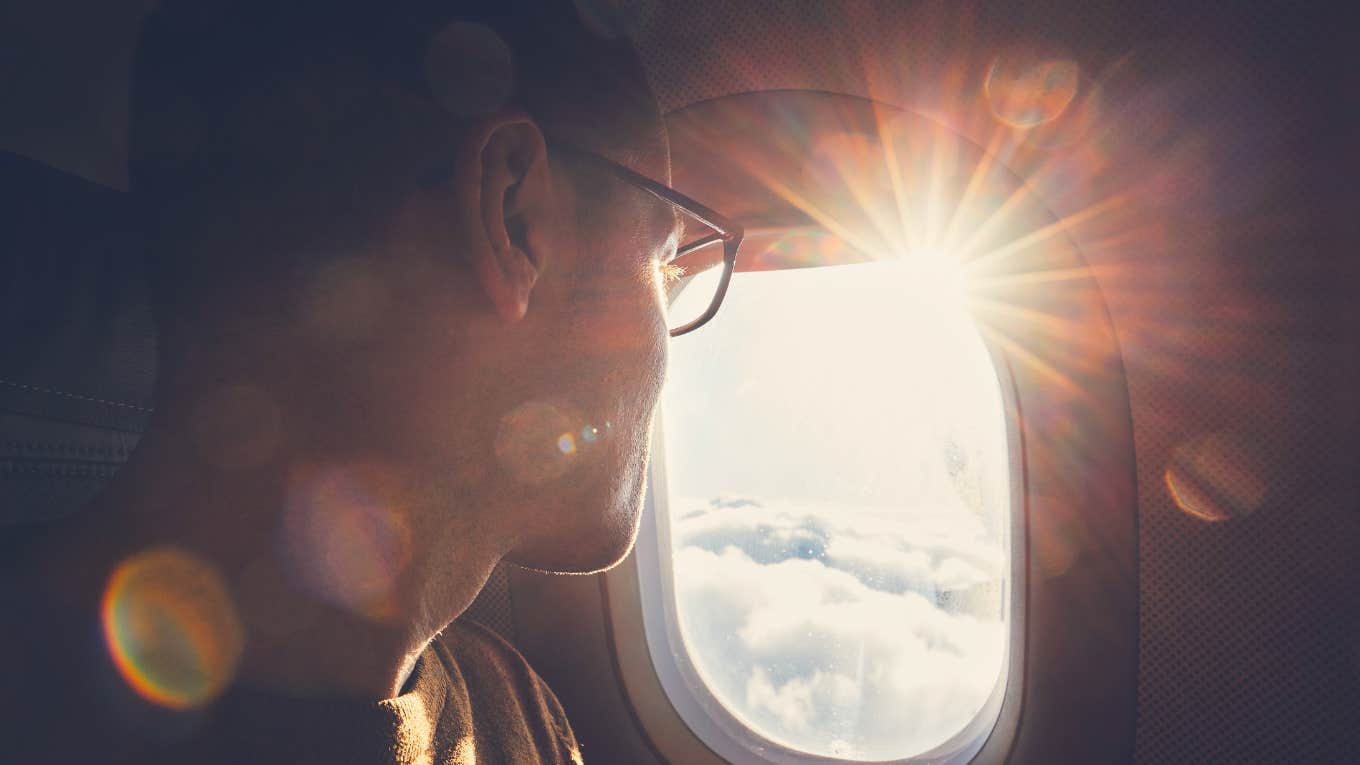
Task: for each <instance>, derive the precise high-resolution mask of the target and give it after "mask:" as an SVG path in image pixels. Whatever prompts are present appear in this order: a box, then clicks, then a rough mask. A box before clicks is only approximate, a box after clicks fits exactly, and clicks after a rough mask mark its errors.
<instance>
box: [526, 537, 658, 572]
mask: <svg viewBox="0 0 1360 765" xmlns="http://www.w3.org/2000/svg"><path fill="white" fill-rule="evenodd" d="M634 539H635V535H627V536H624V537H622V538H620V539H618V540H616V541H614V542H613V543H612V544H600V543H599V542H600V540H598V539H597V540H594V543H593V544H590V545H588V546H578V547H575V548H574V549H566V548H562V549H558V550H553V551H542V550H526V551H522V552H521V551H516V552H511V553H510V554H509V555H506V556H505V560H506V561H507V562H509V563H513V564H515V565H516V566H519V567H521V568H527V569H531V570H533V571H540V572H543V573H545V574H598V573H600V572H601V571H608V570H609V569H611V568H613V567H615V566H617V565H618V564H620V563H622V562H623V559H624V558H627V557H628V553H630V552H632V550H633V541H634Z"/></svg>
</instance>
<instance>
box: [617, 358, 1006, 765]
mask: <svg viewBox="0 0 1360 765" xmlns="http://www.w3.org/2000/svg"><path fill="white" fill-rule="evenodd" d="M984 345H986V346H987V350H988V354H989V358H990V359H991V361H992V368H993V370H994V371H995V373H996V378H997V383H998V387H999V388H1000V391H999V392H1000V395H1001V399H1002V411H1003V414H1004V417H1005V424H1004V427H1005V431H1006V447H1007V453H1008V462H1009V464H1008V469H1009V476H1008V479H1009V487H1010V490H1009V497H1010V507H1009V508H1008V511H1009V512H1008V521H1009V524H1008V534H1009V538H1008V540H1007V542H1008V544H1007V548H1008V550H1009V552H1010V562H1009V566H1010V570H1009V579H1008V581H1007V589H1006V592H1005V595H1004V602H1005V604H1006V608H1007V625H1008V630H1009V635H1008V638H1009V639H1008V643H1007V648H1006V655H1005V657H1004V659H1003V662H1002V667H1001V671H1000V672H999V673H998V677H997V682H996V684H995V686H994V687H993V689H992V692H991V694H990V696H989V697H988V699H987V701H986V702H985V703H984V704H983V706H982V708H981V709H980V710H979V711H978V713H977V714H976V715H975V716H974V717H973V719H972V720H971V721H970V722H969V723H968V724H967V725H966V726H964V728H963V729H962V730H961V731H959V733H957V734H956V735H954V736H953V737H951V738H950V739H949V740H948V741H945V742H944V743H942V744H941V745H939V746H938V747H936V748H934V749H932V750H930V751H928V752H924V753H921V754H919V755H916V756H913V757H908V758H904V759H898V760H886V761H885V760H877V761H875V762H891V763H900V764H902V765H906V764H908V763H911V764H916V763H932V764H933V765H934V764H938V765H957V764H961V763H969V762H991V761H995V762H1000V761H1001V760H1002V759H1003V758H1004V753H1005V752H1006V751H1008V750H1009V748H1010V744H1011V740H1012V739H1013V737H1014V732H1015V727H1016V723H1017V721H1018V717H1019V714H1018V712H1019V706H1020V700H1021V698H1022V695H1023V694H1022V691H1023V687H1022V685H1023V678H1024V672H1023V669H1024V652H1025V635H1026V630H1025V608H1024V595H1025V593H1026V591H1027V587H1026V580H1025V577H1026V565H1025V562H1026V556H1025V555H1024V554H1023V552H1024V550H1025V549H1026V546H1027V540H1026V536H1025V534H1026V523H1025V512H1024V503H1025V470H1024V465H1025V457H1024V443H1023V440H1022V435H1021V428H1020V419H1019V416H1018V411H1019V409H1018V406H1017V395H1016V389H1015V383H1014V379H1013V377H1012V375H1011V371H1010V366H1009V364H1008V363H1007V361H1006V359H1005V358H1004V356H1003V355H1002V354H1001V353H1000V352H999V351H998V350H997V349H996V348H994V347H992V346H991V345H990V344H989V343H986V342H985V341H984ZM663 427H664V423H662V422H661V418H660V417H658V418H657V423H656V427H655V432H654V433H653V438H652V459H651V468H650V476H649V481H648V486H647V494H646V499H645V505H644V509H643V513H642V520H641V528H640V529H639V532H638V539H637V544H636V546H635V548H634V553H633V554H632V555H631V556H629V558H628V560H627V561H626V562H625V563H624V564H623V565H620V566H618V567H616V568H615V569H613V570H612V571H611V572H609V573H608V574H607V575H606V586H605V595H606V605H607V608H608V612H609V614H608V619H609V623H610V631H611V638H612V644H613V645H612V648H613V653H614V656H615V662H616V669H617V670H618V673H619V676H620V678H621V679H622V681H623V685H624V687H625V690H626V692H627V695H628V697H629V699H630V700H631V702H632V708H633V712H634V714H635V715H636V717H637V722H638V723H639V724H640V727H641V728H642V730H643V732H644V735H646V736H647V737H648V739H649V742H650V743H651V745H652V747H653V748H654V750H655V753H656V754H657V755H658V757H659V758H660V759H661V760H662V761H665V762H672V763H677V764H678V763H687V764H688V763H693V764H694V765H724V764H727V765H768V764H771V763H773V764H775V765H810V764H812V763H844V762H860V760H847V759H841V758H835V757H827V756H819V755H814V754H809V753H806V752H801V751H798V750H795V749H791V748H789V747H786V746H784V745H782V744H779V743H777V742H774V741H771V740H770V739H768V738H765V737H764V736H761V735H760V734H759V733H757V732H756V731H754V730H752V729H751V728H750V727H748V726H747V725H746V724H745V723H743V722H742V721H741V720H740V719H738V718H737V717H735V716H734V715H733V714H732V713H731V712H730V711H729V710H728V709H727V707H726V706H725V705H724V704H723V703H722V702H720V701H719V700H718V699H717V698H716V697H714V696H713V694H712V693H711V691H710V690H709V689H708V687H707V685H706V684H705V683H704V682H703V680H702V679H701V678H700V677H699V675H698V673H697V671H696V670H695V667H694V665H693V663H692V661H691V659H690V657H689V654H688V651H686V650H685V648H684V642H683V640H682V638H681V636H680V631H679V625H678V624H677V623H676V620H675V613H674V607H673V606H674V604H675V603H676V600H675V597H674V582H673V573H674V567H673V565H672V563H671V561H670V555H671V550H672V549H673V548H672V546H671V541H670V523H669V521H668V516H665V515H664V514H665V513H666V512H667V508H666V506H665V502H666V499H665V498H664V497H662V496H660V493H658V492H657V491H656V490H655V488H656V487H664V486H666V485H667V484H666V472H665V471H666V458H665V446H664V444H665V439H664V438H663V437H662V435H663V434H662V428H663ZM663 519H666V520H665V522H663ZM666 604H671V607H667V605H666ZM639 633H641V634H639ZM624 635H627V636H628V639H627V640H623V639H622V637H621V636H624ZM980 755H985V756H980Z"/></svg>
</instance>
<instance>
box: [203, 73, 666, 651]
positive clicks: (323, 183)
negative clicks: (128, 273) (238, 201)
mask: <svg viewBox="0 0 1360 765" xmlns="http://www.w3.org/2000/svg"><path fill="white" fill-rule="evenodd" d="M352 82H356V87H361V86H362V83H357V81H352ZM374 92H376V93H379V94H380V95H379V96H378V98H377V100H376V101H375V102H374V103H373V104H371V105H369V104H365V107H364V109H363V110H356V111H358V112H359V113H361V114H367V115H374V116H370V117H366V118H364V119H362V120H356V121H353V122H352V123H350V125H349V127H348V128H347V130H346V131H344V132H337V133H334V134H331V135H318V136H317V139H316V140H314V141H313V140H310V139H309V140H308V141H307V142H306V143H305V144H304V150H305V151H307V152H309V155H308V157H307V158H306V159H307V161H306V162H304V163H302V164H303V166H304V167H305V168H307V169H306V170H304V171H303V174H301V175H299V176H298V177H297V178H296V179H295V181H294V182H293V185H292V186H289V187H277V189H276V190H274V191H271V192H270V195H269V196H267V197H265V198H261V199H259V200H246V204H244V205H233V212H234V213H235V214H236V217H235V219H233V220H232V221H231V222H230V224H231V225H230V226H229V227H228V228H227V229H223V228H220V226H221V225H222V223H221V216H220V213H219V212H217V211H215V210H210V211H209V214H208V215H207V217H206V219H205V224H204V225H205V226H210V227H209V228H203V227H200V228H201V231H202V233H203V234H216V233H218V232H221V233H232V232H239V233H235V234H232V235H233V236H235V237H236V238H235V239H232V240H231V241H223V242H220V243H218V246H217V249H216V250H214V251H215V252H219V253H221V257H219V258H217V259H216V262H217V265H214V266H212V268H213V269H217V270H210V271H205V272H204V273H205V274H207V275H206V276H201V277H200V283H199V284H198V286H197V287H196V289H195V290H194V292H193V294H194V295H196V296H197V295H203V296H205V298H210V299H211V301H212V304H213V305H214V306H216V307H215V308H208V309H204V310H205V312H206V315H208V316H210V317H212V318H209V319H208V326H209V327H210V329H209V331H208V332H207V333H206V334H205V333H201V332H200V333H199V334H198V335H196V337H198V338H199V340H196V341H195V342H196V343H198V345H199V346H200V347H206V345H205V343H206V342H207V341H206V340H205V339H204V338H207V337H209V336H212V335H220V336H221V337H248V338H250V342H249V343H247V344H246V345H245V346H243V349H244V350H242V351H241V352H239V353H237V352H236V351H234V350H230V349H229V348H230V347H231V346H230V344H228V345H224V346H223V347H224V348H228V350H227V351H226V352H225V355H224V356H223V357H222V359H221V360H219V361H217V362H214V364H215V366H216V367H218V368H219V369H225V370H226V376H227V377H229V378H230V379H229V380H228V382H229V383H230V384H231V385H232V386H233V389H236V388H242V387H244V388H246V389H249V390H251V391H254V392H255V394H257V397H261V398H264V399H267V400H269V401H270V402H271V403H272V404H273V405H274V409H275V410H276V411H277V413H278V415H279V418H278V419H279V424H278V427H277V431H278V434H277V437H276V438H274V439H272V441H271V443H273V444H276V445H277V446H278V448H279V449H280V450H288V451H289V452H291V456H290V457H289V458H288V464H289V476H288V486H287V497H286V502H285V507H284V508H283V509H282V513H283V517H282V518H281V520H280V522H279V534H280V538H281V541H282V544H281V546H279V547H278V549H280V550H282V551H283V553H282V554H283V557H284V563H285V566H286V567H287V568H288V569H289V570H290V571H291V574H292V576H293V577H294V580H295V581H297V582H301V584H302V586H303V587H304V588H306V589H309V590H313V591H314V594H316V595H317V596H319V597H321V598H323V599H326V600H330V601H332V602H338V603H339V604H340V605H343V606H345V607H347V608H349V609H351V610H355V611H359V612H360V613H363V614H365V615H368V616H376V617H381V618H383V619H385V620H396V621H400V620H402V619H406V618H409V617H410V616H411V615H412V614H424V615H425V616H426V617H428V618H430V619H433V620H435V621H438V620H439V619H441V618H443V617H444V616H447V617H448V618H452V616H453V615H455V614H454V613H450V614H443V615H441V613H442V612H441V611H440V609H442V608H444V607H446V606H445V604H444V602H443V600H442V598H443V596H442V595H441V593H443V592H445V591H448V590H449V589H450V588H453V587H455V585H454V584H453V582H454V578H457V577H468V576H471V575H474V573H473V572H475V571H477V570H479V569H484V568H485V567H487V566H489V565H490V564H492V563H494V562H495V560H494V559H491V558H488V557H487V556H488V555H490V554H491V553H497V554H499V553H500V552H504V553H505V554H506V556H507V557H508V559H509V560H511V561H513V562H516V563H519V564H521V565H524V566H528V567H532V568H539V569H544V570H552V571H567V572H588V571H595V570H599V569H602V568H607V567H608V566H610V565H612V564H614V563H616V562H617V561H618V560H620V559H621V558H622V557H623V555H624V554H626V553H627V551H628V549H629V548H630V547H631V544H632V542H633V538H634V535H635V533H636V529H637V521H638V514H639V509H640V501H641V496H642V491H643V486H644V481H645V469H646V460H647V447H648V439H649V434H650V426H651V421H652V415H653V410H654V408H655V405H656V401H657V397H658V395H659V391H660V386H661V382H662V379H663V376H664V370H665V359H666V343H667V341H668V337H667V330H666V321H665V306H664V305H663V303H662V299H661V294H662V293H661V289H660V285H659V282H658V271H657V265H658V262H660V261H664V260H666V259H667V257H668V256H669V254H670V253H671V248H673V247H674V244H675V240H676V237H677V234H678V232H677V231H676V226H677V223H676V217H675V214H674V212H673V211H672V209H671V208H670V207H669V206H668V205H667V204H666V203H664V202H662V201H661V200H659V199H657V198H655V197H653V196H651V195H650V194H648V193H647V192H645V191H642V190H641V189H638V188H636V187H633V186H631V185H629V184H627V183H625V182H623V181H621V180H619V179H617V178H616V177H614V176H613V175H611V174H609V173H608V172H606V171H602V170H600V169H599V168H597V167H594V166H593V163H589V162H582V161H581V160H580V157H579V154H578V153H573V151H568V150H565V148H564V149H563V150H558V149H557V148H556V147H555V145H554V143H553V141H548V142H546V143H545V141H544V138H543V133H544V132H548V133H551V134H552V135H554V136H564V137H565V140H567V141H569V142H570V145H571V146H573V147H574V148H575V149H576V150H578V151H580V150H584V151H588V152H591V153H594V154H598V155H600V156H603V157H606V158H609V159H611V160H613V161H616V162H618V163H620V164H624V165H626V166H628V167H629V168H631V169H632V170H634V171H636V172H639V173H642V174H644V175H647V176H650V177H653V178H658V179H661V180H663V181H664V180H665V179H666V175H667V157H666V150H665V136H664V131H663V129H662V128H661V125H660V121H659V119H650V120H649V119H646V118H644V119H636V120H632V121H633V122H637V123H641V124H647V125H650V126H651V127H652V130H651V131H650V132H647V133H646V134H642V135H633V134H626V133H620V132H618V131H615V132H614V133H613V134H612V135H610V134H600V133H599V132H597V131H596V127H597V126H596V125H594V124H592V123H590V122H588V121H582V120H575V121H573V120H571V119H557V120H556V121H552V120H549V124H548V125H547V129H546V130H544V129H542V128H540V127H539V126H538V125H537V124H536V123H533V122H532V118H527V117H524V118H518V121H516V119H507V120H505V121H503V122H497V121H496V119H492V118H488V119H487V120H483V122H482V123H481V124H482V125H483V128H484V129H483V130H482V132H480V133H479V132H477V130H476V129H473V130H464V129H462V126H460V125H458V124H457V123H456V122H454V121H451V120H450V118H449V115H448V114H447V113H446V112H444V111H443V110H441V108H440V107H439V106H438V105H437V104H434V103H430V102H428V101H424V100H422V99H420V98H417V97H414V96H413V95H412V94H411V93H409V92H406V91H402V90H401V89H399V88H398V89H393V88H386V87H383V86H381V85H380V86H378V87H377V88H375V89H374ZM652 108H653V110H654V108H655V106H654V103H653V104H652ZM625 121H626V120H625ZM644 132H646V131H644ZM313 155H314V157H313ZM468 157H476V158H477V162H471V163H470V162H469V161H467V158H468ZM450 158H456V161H455V162H454V163H453V164H454V165H455V177H454V179H453V180H451V181H449V180H445V181H437V182H433V183H432V182H430V176H431V169H432V168H436V169H437V168H441V167H447V166H449V165H450ZM312 168H315V170H313V169H312ZM505 176H508V178H507V177H505ZM497 178H500V179H501V185H500V186H496V184H495V181H496V179H497ZM501 240H504V241H508V242H509V243H510V244H511V245H512V249H513V250H515V251H516V252H520V253H522V254H523V255H524V256H525V257H526V258H527V262H529V263H532V264H533V269H534V270H535V272H536V276H535V279H534V280H533V282H532V285H531V289H530V290H529V291H528V293H527V311H525V312H524V313H523V314H522V315H519V316H512V317H510V318H507V317H506V316H505V315H504V313H503V312H502V311H500V310H499V307H498V305H497V304H496V300H494V299H493V298H492V296H491V295H489V294H488V290H487V288H486V284H485V281H484V278H482V279H479V277H484V273H479V272H478V269H477V268H476V267H475V259H476V253H477V252H478V248H483V249H484V248H485V247H484V245H487V243H488V242H491V243H493V244H494V243H495V242H499V241H501ZM251 241H261V242H271V243H273V246H274V247H275V249H271V250H268V251H266V255H265V257H266V258H267V259H266V260H265V261H264V262H257V263H258V268H256V267H249V268H242V260H241V258H243V257H246V258H248V257H249V249H248V244H246V245H243V244H242V243H243V242H244V243H249V242H251ZM280 242H283V243H282V244H280ZM192 244H194V245H195V246H205V247H206V246H209V245H212V244H213V238H212V236H200V237H197V238H196V239H194V240H193V241H192ZM241 273H245V274H247V276H245V277H241V276H238V275H237V274H241ZM227 282H230V283H231V286H230V287H229V288H225V289H224V288H222V287H221V286H220V285H221V284H224V283H227ZM213 293H218V294H220V295H222V297H221V298H220V299H218V298H216V297H212V296H213ZM244 306H249V308H243V307H244ZM259 307H263V308H265V312H264V313H259V312H258V311H257V308H259ZM216 325H221V326H222V327H223V328H224V330H223V331H221V332H219V331H217V330H214V329H211V327H212V326H216ZM232 342H234V341H232ZM194 354H195V355H194V357H196V358H203V356H202V355H201V354H200V353H199V352H197V351H195V352H194ZM208 373H209V375H212V376H218V375H216V374H215V373H214V372H212V371H211V370H209V372H208ZM198 395H200V396H203V397H205V398H206V397H208V396H209V395H210V392H209V393H208V394H204V393H200V394H198ZM280 454H282V451H280ZM252 455H254V456H258V457H259V459H258V460H257V463H258V464H267V463H268V461H269V460H271V459H273V458H272V457H271V456H270V455H269V454H265V453H263V452H262V451H259V450H253V451H252ZM469 567H471V568H469ZM365 572H367V573H365ZM449 605H453V604H449ZM455 613H456V612H455ZM443 623H444V622H439V623H438V624H435V625H434V628H435V629H437V628H438V627H439V626H441V625H442V624H443Z"/></svg>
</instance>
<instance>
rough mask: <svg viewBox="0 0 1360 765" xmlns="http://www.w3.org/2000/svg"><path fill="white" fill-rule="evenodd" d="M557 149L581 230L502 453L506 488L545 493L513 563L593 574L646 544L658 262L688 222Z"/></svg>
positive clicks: (572, 229) (657, 351)
mask: <svg viewBox="0 0 1360 765" xmlns="http://www.w3.org/2000/svg"><path fill="white" fill-rule="evenodd" d="M548 151H549V155H550V157H552V162H553V172H554V177H555V178H557V179H560V180H559V190H560V193H561V197H560V201H561V202H562V209H563V211H564V212H567V213H568V219H567V220H566V221H564V222H563V230H564V236H563V238H562V240H561V241H560V242H558V243H557V245H556V247H555V248H554V249H555V251H554V253H553V257H554V258H556V259H557V263H558V264H559V265H558V266H557V267H552V266H550V267H549V268H548V269H545V272H544V275H543V277H542V278H541V280H540V282H539V284H538V285H537V287H536V289H535V295H534V297H533V298H532V299H531V303H530V306H531V307H530V311H529V314H528V315H526V317H525V324H526V326H525V330H526V331H527V332H530V333H532V335H531V337H530V338H528V339H527V340H528V342H527V344H526V347H527V348H534V349H535V350H534V351H530V352H528V353H525V354H523V355H520V356H518V358H517V359H516V361H517V366H518V367H519V369H518V371H516V372H512V373H511V375H510V376H511V377H521V378H523V379H524V380H526V381H527V382H529V385H528V386H526V389H525V390H524V391H523V394H522V400H521V401H519V402H517V403H514V405H513V406H511V408H510V409H508V411H506V412H504V413H503V414H502V415H501V421H500V423H499V427H498V430H497V434H496V440H495V453H496V462H497V466H498V468H499V469H500V470H501V471H503V473H504V475H505V477H507V478H508V479H509V481H510V482H513V483H514V484H517V488H519V489H521V490H525V491H528V492H531V493H532V494H534V495H535V498H534V499H532V500H529V501H528V502H526V504H525V505H524V507H525V509H526V510H528V511H529V518H528V519H527V522H528V523H529V524H531V525H539V526H540V527H541V532H542V533H538V534H534V535H531V536H530V538H528V539H526V540H525V542H524V543H523V544H522V545H521V546H520V547H518V548H517V549H515V550H513V551H512V553H511V559H512V560H514V561H516V562H519V563H522V564H524V565H528V566H531V567H535V568H543V569H549V570H564V571H592V570H597V569H600V568H605V567H608V566H610V565H612V564H614V563H615V562H617V561H618V560H619V559H620V558H621V557H622V556H623V555H624V554H625V553H626V552H627V551H628V549H629V548H630V547H631V544H632V541H633V537H634V535H635V533H636V527H637V519H638V512H639V508H640V502H641V495H642V491H643V486H644V482H645V468H646V460H647V454H648V440H649V435H650V430H651V422H652V416H653V410H654V408H655V405H656V401H657V396H658V394H659V392H660V387H661V382H662V379H663V376H664V371H665V361H666V343H667V342H668V336H667V330H666V321H665V306H664V304H663V302H662V293H661V290H660V289H659V281H658V273H657V264H658V263H659V262H664V261H665V260H666V259H667V256H668V255H669V252H670V249H671V248H673V247H674V245H675V239H676V235H677V232H676V217H675V215H674V213H673V212H672V210H671V208H670V207H669V206H668V205H666V204H665V203H664V202H662V201H660V200H659V199H656V198H655V197H653V196H651V195H650V194H648V193H646V192H644V191H642V190H641V189H637V188H635V187H632V186H630V185H628V184H626V183H624V182H623V181H620V180H619V179H617V178H615V177H613V176H611V175H609V174H608V173H605V172H603V171H601V170H600V169H599V168H595V167H590V166H587V165H585V164H583V163H581V162H580V161H579V160H575V158H574V157H573V156H572V155H571V154H570V153H567V152H560V151H559V152H557V153H556V154H554V152H553V147H552V146H551V145H550V146H549V149H548ZM598 153H600V154H602V155H606V156H607V155H608V154H609V153H610V152H609V150H608V149H607V148H605V147H601V148H600V150H599V152H598ZM661 159H663V157H657V156H654V157H653V162H651V163H648V162H646V161H638V160H637V159H636V155H634V161H633V164H634V166H635V169H637V170H639V171H641V172H645V173H648V174H649V175H651V176H652V177H664V172H665V169H666V168H665V165H664V163H663V162H661V161H660V160H661ZM574 160H575V161H574ZM509 403H511V402H507V404H509ZM511 491H512V492H513V490H511ZM526 499H527V497H526Z"/></svg>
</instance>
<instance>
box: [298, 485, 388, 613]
mask: <svg viewBox="0 0 1360 765" xmlns="http://www.w3.org/2000/svg"><path fill="white" fill-rule="evenodd" d="M407 504H408V500H407V490H406V487H405V485H404V482H403V480H402V476H401V474H400V473H399V472H398V471H396V470H393V469H390V468H387V467H385V466H383V465H379V464H367V463H360V464H351V465H344V466H329V467H324V468H320V469H307V470H301V471H298V473H297V474H296V475H294V476H293V479H292V485H291V486H290V489H289V500H288V508H287V514H286V515H285V518H284V526H283V538H284V545H285V550H286V557H287V559H288V564H289V568H290V570H291V571H292V572H294V574H295V575H297V576H298V578H299V580H300V581H301V583H302V584H303V585H304V586H305V587H306V589H307V590H308V591H310V592H311V593H312V594H314V595H316V596H317V597H319V598H321V599H323V600H326V601H328V602H331V603H334V604H337V605H340V606H343V607H345V608H347V609H349V610H351V611H353V612H355V613H357V614H360V615H362V616H365V617H367V618H370V619H374V620H390V619H392V618H394V617H395V616H396V615H397V612H398V608H399V604H398V599H397V592H396V584H397V581H398V579H399V578H400V576H401V574H402V573H403V572H404V571H405V570H406V567H407V565H408V564H409V563H410V560H411V528H410V524H409V521H408V519H407V510H408V508H407Z"/></svg>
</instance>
